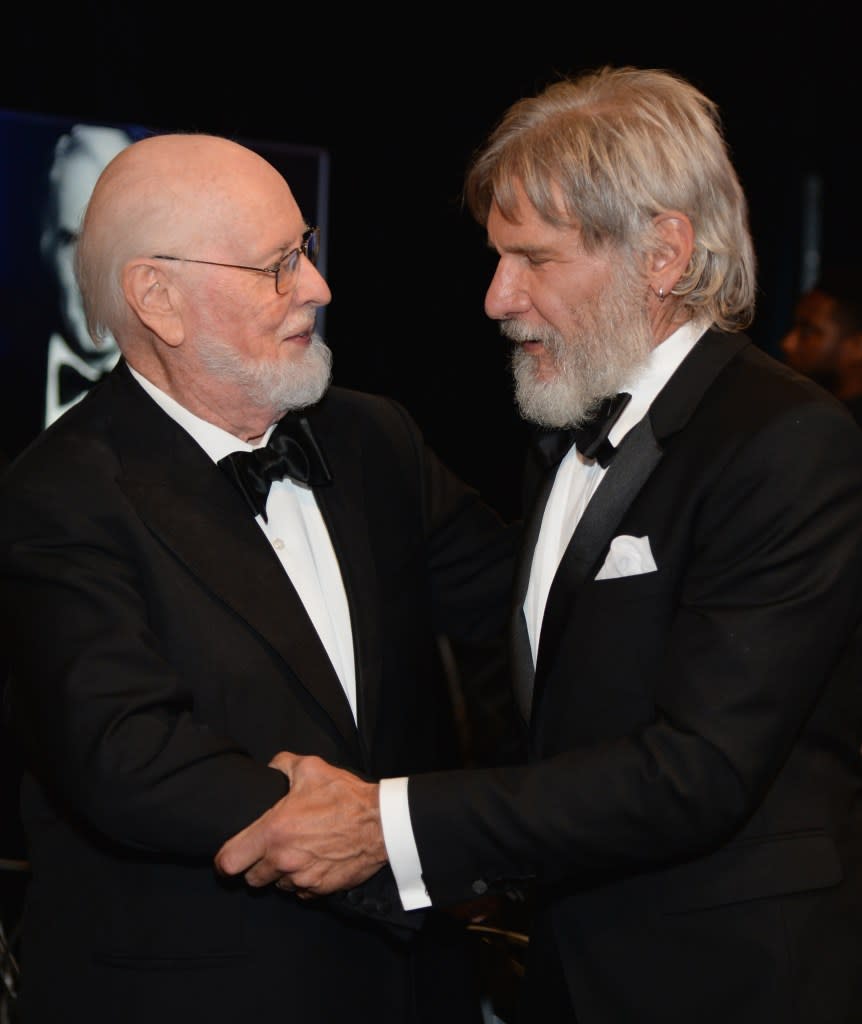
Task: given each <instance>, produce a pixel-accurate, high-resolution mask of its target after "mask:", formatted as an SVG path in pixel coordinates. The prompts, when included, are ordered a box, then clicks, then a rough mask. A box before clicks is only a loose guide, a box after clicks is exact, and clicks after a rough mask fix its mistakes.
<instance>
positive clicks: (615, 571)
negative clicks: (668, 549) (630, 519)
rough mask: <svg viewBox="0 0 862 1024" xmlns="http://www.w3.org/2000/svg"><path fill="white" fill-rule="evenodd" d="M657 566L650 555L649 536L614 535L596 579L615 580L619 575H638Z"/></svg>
mask: <svg viewBox="0 0 862 1024" xmlns="http://www.w3.org/2000/svg"><path fill="white" fill-rule="evenodd" d="M657 568H658V566H657V565H656V564H655V559H654V558H653V556H652V551H651V550H650V546H649V537H629V536H627V535H626V534H621V535H620V536H619V537H614V539H613V540H612V541H611V547H610V550H609V551H608V557H607V558H606V559H605V564H604V565H603V566H602V567H601V569H599V571H598V573H597V574H596V579H597V580H615V579H618V578H619V577H620V576H639V575H640V574H641V573H645V572H655V571H656V569H657Z"/></svg>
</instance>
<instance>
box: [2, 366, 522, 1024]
mask: <svg viewBox="0 0 862 1024" xmlns="http://www.w3.org/2000/svg"><path fill="white" fill-rule="evenodd" d="M309 415H310V419H311V421H312V423H313V426H314V430H315V435H316V437H317V439H318V441H319V443H320V445H321V446H322V448H323V450H324V451H325V453H326V457H327V460H328V462H329V464H330V466H331V469H332V473H333V477H334V480H333V483H332V484H331V485H330V486H328V487H325V488H321V489H320V490H319V491H318V501H319V505H320V508H321V511H322V513H323V517H324V519H325V521H326V524H327V527H328V529H329V532H330V535H331V537H332V542H333V545H334V548H335V551H336V554H337V556H338V560H339V563H340V566H341V570H342V574H343V578H344V584H345V589H346V592H347V598H348V602H349V607H350V614H351V621H352V627H353V633H354V647H355V659H356V674H357V692H358V704H359V710H358V727H357V725H356V724H355V723H354V720H353V717H352V714H351V711H350V708H349V705H348V703H347V699H346V697H345V695H344V692H343V690H342V687H341V685H340V683H339V680H338V678H337V676H336V674H335V671H334V669H333V667H332V665H331V663H330V662H329V659H328V657H327V655H326V653H325V650H324V648H323V646H322V644H321V643H320V640H319V639H318V636H317V634H316V632H315V630H314V628H313V626H312V624H311V622H310V620H309V618H308V616H307V614H306V612H305V609H304V607H303V605H302V603H301V601H300V599H299V597H298V595H297V593H296V591H295V590H294V588H293V586H292V585H291V583H290V580H289V579H288V577H287V575H286V574H285V572H284V570H283V569H282V567H281V565H280V563H279V562H278V560H277V558H276V557H275V556H274V553H273V552H272V550H271V548H270V546H269V543H268V541H267V540H266V538H265V537H264V535H263V533H262V532H261V530H260V529H259V527H258V526H257V524H256V523H255V521H254V519H253V517H252V516H251V515H250V513H249V512H248V510H247V506H246V505H245V503H244V501H243V500H242V498H241V497H240V495H239V493H238V492H237V491H236V490H235V489H234V487H233V485H232V484H231V483H230V482H229V480H228V479H227V477H226V476H225V475H224V474H223V473H222V472H221V471H220V470H219V469H218V467H216V466H215V465H214V464H213V463H212V461H211V460H210V459H209V458H208V457H207V456H206V454H205V453H204V452H203V451H202V449H201V448H200V447H199V446H198V445H197V444H196V443H195V442H194V441H193V440H192V438H191V437H190V436H189V435H188V434H187V433H186V432H185V431H184V430H183V429H182V428H180V427H179V426H178V425H177V424H176V423H175V422H174V421H173V420H172V419H171V418H170V417H168V416H167V415H166V414H165V413H164V412H163V411H162V410H161V409H160V408H159V407H158V406H157V405H156V404H155V403H154V402H153V401H152V400H151V399H150V398H149V397H148V396H147V395H146V393H145V392H144V391H143V390H142V389H141V388H140V387H139V385H138V384H137V382H135V381H134V379H133V378H132V376H131V374H130V373H129V372H128V369H127V368H126V366H125V365H124V364H120V365H119V366H118V367H117V368H116V369H115V370H114V371H113V372H112V374H111V375H109V377H107V378H106V379H105V380H104V381H103V382H101V383H100V384H99V385H97V387H96V388H94V389H93V391H92V392H91V393H90V394H89V395H88V396H87V397H86V398H85V399H84V400H83V401H82V402H81V403H80V404H79V405H77V406H76V407H75V408H73V409H72V410H70V411H69V412H68V413H67V414H66V415H65V416H64V417H62V418H61V419H60V420H59V421H58V422H57V423H56V424H54V426H53V427H52V428H50V429H49V430H47V431H45V432H44V433H43V434H42V435H41V436H40V437H39V438H38V439H37V440H36V441H35V443H34V444H33V445H31V446H30V448H29V449H28V450H27V451H25V452H24V453H23V454H22V455H21V456H20V457H19V458H18V459H17V460H16V461H15V463H14V465H13V466H12V467H11V468H10V469H9V470H8V472H7V473H6V474H5V476H4V477H3V482H2V495H0V577H2V612H3V627H4V629H5V634H6V638H5V643H6V644H7V645H8V650H9V652H10V661H11V669H12V685H13V716H14V717H13V723H14V727H15V729H16V735H17V736H18V737H19V738H20V740H21V742H22V744H23V745H24V747H25V751H26V757H27V765H26V767H27V773H26V776H25V779H24V790H23V818H24V824H25V826H26V831H27V835H28V842H29V847H28V852H29V860H30V866H31V881H30V887H29V894H28V903H27V910H26V914H25V930H24V935H23V946H22V974H23V981H22V998H21V1007H22V1021H26V1022H27V1024H49V1022H50V1024H56V1022H57V1021H59V1020H64V1019H67V1017H71V1016H74V1013H73V1011H72V1008H73V1007H74V1008H76V1010H75V1012H77V1013H79V1014H82V1015H83V1016H84V1017H86V1019H87V1020H88V1021H91V1022H94V1024H117V1022H119V1021H123V1022H124V1024H130V1022H137V1021H140V1022H147V1024H152V1022H153V1021H160V1022H162V1024H171V1022H182V1024H186V1022H188V1021H189V1020H193V1019H194V1020H202V1021H207V1022H210V1024H212V1022H224V1024H228V1022H230V1024H236V1022H237V1021H253V1020H260V1021H262V1020H283V1021H290V1022H291V1024H293V1022H296V1024H307V1022H315V1024H317V1022H320V1024H324V1022H325V1024H331V1022H335V1021H342V1020H343V1021H347V1020H349V1021H351V1022H353V1021H363V1022H366V1021H367V1022H369V1024H372V1022H373V1024H381V1022H388V1021H393V1022H394V1021H398V1022H399V1024H403V1022H404V1021H413V1020H428V1021H432V1020H434V1021H436V1020H437V1019H439V1018H438V1017H437V1016H436V1014H437V1013H438V1012H442V1008H443V1007H445V1009H446V1013H447V1014H449V1013H454V1019H456V1020H462V1019H463V1020H465V1021H467V1020H469V1021H474V1020H476V1017H477V1014H478V1012H479V1003H478V1000H477V999H475V996H474V993H472V992H471V991H469V989H468V979H467V975H468V971H467V969H466V963H465V960H464V956H463V950H461V948H460V945H459V940H460V937H461V936H460V928H459V929H457V930H456V929H454V928H450V927H449V924H447V922H448V923H451V922H452V920H453V919H452V918H450V917H448V916H442V915H441V917H440V919H438V918H437V915H434V917H432V918H426V919H425V920H424V923H423V926H422V927H419V924H420V923H422V922H423V918H422V917H421V915H420V916H418V917H417V916H415V915H414V916H412V917H411V919H410V920H411V923H412V924H413V928H412V929H411V930H410V931H407V930H402V929H400V928H396V929H390V928H388V927H385V926H384V925H383V924H382V923H380V922H378V921H375V920H374V918H375V917H377V918H382V919H386V918H387V917H389V916H390V912H391V915H394V916H396V917H397V908H396V906H389V905H387V904H386V903H385V901H384V900H383V899H382V897H380V896H379V894H378V890H379V887H375V886H374V885H373V884H372V885H369V886H368V887H367V888H366V889H363V890H359V891H357V892H354V893H352V894H350V898H349V900H347V899H345V900H342V901H341V902H340V903H339V901H338V900H328V901H320V902H312V903H308V904H303V903H300V902H299V901H296V900H295V899H293V898H292V897H291V896H289V895H285V894H282V893H280V892H278V891H277V890H276V889H275V888H269V889H267V890H265V891H262V890H251V889H249V888H248V887H246V886H245V884H244V883H243V882H242V879H234V880H231V881H226V880H224V879H220V878H219V877H217V876H216V873H215V871H214V868H213V866H212V858H213V855H214V854H215V852H216V851H217V849H218V848H219V846H220V845H221V844H222V843H223V842H224V841H225V840H226V839H227V838H228V837H229V836H231V835H232V834H234V833H235V832H236V831H237V830H238V829H241V828H243V827H244V826H245V825H247V824H248V823H249V822H251V821H252V820H253V819H254V818H255V817H256V816H258V815H259V814H260V813H261V812H262V811H264V810H265V809H266V808H267V807H269V806H270V805H271V804H272V803H274V802H275V801H276V800H277V799H279V798H280V797H281V796H282V795H283V794H284V792H285V791H286V780H285V779H284V777H283V776H282V775H281V774H280V773H279V772H277V771H275V770H273V769H270V768H268V767H267V762H268V761H269V759H270V758H271V757H272V756H273V755H274V754H275V753H276V752H277V751H279V750H283V749H287V750H292V751H297V752H300V753H303V752H304V753H315V754H319V755H320V756H322V757H324V758H326V759H328V760H329V761H332V762H335V763H336V764H340V765H343V766H345V767H347V768H350V769H352V770H355V771H357V772H361V773H363V774H365V775H367V776H372V777H379V776H382V775H392V774H402V773H408V772H414V771H425V770H428V769H432V768H435V767H442V766H445V765H454V764H455V763H457V761H456V754H457V750H456V744H455V732H454V729H453V722H452V719H451V700H450V696H449V694H448V692H447V690H446V687H445V681H444V678H443V676H442V674H441V673H440V672H439V670H438V664H439V662H438V658H437V648H436V646H435V636H436V634H437V633H441V632H450V633H451V634H452V635H453V636H458V637H461V638H463V639H464V640H466V641H467V642H469V643H483V642H485V641H486V640H491V639H493V637H494V635H495V634H496V633H497V632H498V631H499V632H500V633H504V632H505V623H506V617H507V613H508V601H509V591H510V586H511V575H512V564H513V559H514V540H513V538H512V537H511V536H510V535H509V531H508V530H507V529H504V528H503V526H502V524H501V522H500V520H499V519H498V518H497V517H496V516H495V515H494V514H492V513H491V512H490V510H489V509H488V508H487V507H485V506H484V505H482V504H481V503H480V501H479V500H478V497H477V495H476V493H475V492H473V491H471V490H470V489H468V488H466V487H465V486H464V485H463V484H462V483H461V482H460V481H459V480H457V479H456V478H455V477H453V476H452V474H451V473H449V472H448V471H447V470H446V469H445V468H444V467H443V466H442V465H441V464H440V462H439V461H438V460H437V459H436V458H435V457H434V456H433V454H432V453H431V452H430V451H428V450H427V449H426V447H425V446H424V444H423V441H422V438H421V437H420V434H419V432H418V430H417V429H416V427H415V425H414V424H413V423H412V421H411V420H410V419H409V417H408V416H407V415H406V413H405V412H404V410H403V409H401V408H400V407H399V406H398V405H396V404H395V403H393V402H391V401H388V400H385V399H382V398H378V397H371V396H367V395H362V394H357V393H354V392H349V391H345V390H343V389H338V388H333V389H332V390H331V391H330V392H329V393H328V394H327V396H325V398H324V399H323V400H322V401H321V402H320V403H319V405H318V406H317V407H316V408H315V409H314V410H312V411H311V412H310V414H309ZM348 909H350V910H352V911H353V912H354V913H353V916H349V915H348V913H347V910H348ZM360 915H364V916H360ZM365 915H367V916H365Z"/></svg>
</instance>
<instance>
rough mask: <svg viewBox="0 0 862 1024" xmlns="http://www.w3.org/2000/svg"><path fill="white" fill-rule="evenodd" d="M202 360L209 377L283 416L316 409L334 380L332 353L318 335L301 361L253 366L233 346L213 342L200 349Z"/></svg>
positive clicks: (258, 362)
mask: <svg viewBox="0 0 862 1024" xmlns="http://www.w3.org/2000/svg"><path fill="white" fill-rule="evenodd" d="M201 360H202V362H203V364H204V366H205V367H206V368H207V370H208V371H209V372H210V373H212V374H214V375H215V376H217V377H221V378H227V379H229V380H231V381H233V382H234V383H235V384H236V385H238V386H239V387H240V388H242V389H243V391H244V392H245V394H246V395H247V397H248V399H249V401H250V402H251V403H252V404H254V405H256V406H259V407H260V408H272V409H279V410H281V411H282V413H285V412H290V411H291V410H292V409H303V408H305V406H308V405H314V403H315V402H317V401H319V400H320V399H321V398H322V397H323V395H324V394H325V392H326V389H327V388H328V387H329V382H330V379H331V376H332V351H331V349H330V348H329V346H328V345H327V344H326V342H325V341H324V340H323V338H321V337H320V335H319V334H313V335H312V338H311V344H310V345H309V347H308V348H307V349H306V350H305V352H304V353H303V355H302V358H300V359H292V360H282V359H271V360H266V361H255V362H252V361H251V360H248V359H244V358H243V357H242V356H241V355H240V354H239V353H238V352H237V351H236V350H235V349H233V348H231V347H230V345H227V344H225V343H224V342H221V341H213V340H212V339H210V341H209V342H208V344H207V345H206V346H205V347H203V348H202V349H201Z"/></svg>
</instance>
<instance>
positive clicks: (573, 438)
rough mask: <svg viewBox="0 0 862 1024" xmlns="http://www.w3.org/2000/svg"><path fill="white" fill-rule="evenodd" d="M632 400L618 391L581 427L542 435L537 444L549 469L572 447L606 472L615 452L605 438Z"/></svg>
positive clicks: (625, 392)
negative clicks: (594, 461)
mask: <svg viewBox="0 0 862 1024" xmlns="http://www.w3.org/2000/svg"><path fill="white" fill-rule="evenodd" d="M631 397H632V396H631V395H630V394H629V393H628V392H627V391H621V392H620V393H619V394H618V395H614V396H613V397H612V398H606V399H605V400H604V401H603V402H602V403H601V405H599V406H598V408H597V409H596V411H595V413H594V414H593V415H592V416H591V417H590V418H589V419H588V420H587V421H586V422H584V423H582V424H581V425H580V426H578V427H563V428H562V429H560V430H550V431H546V432H544V433H543V434H542V435H541V436H540V437H539V438H538V439H537V443H538V446H539V450H540V451H541V452H542V454H543V455H544V457H545V460H546V462H547V464H548V466H556V465H557V464H558V463H559V462H560V461H561V460H562V458H563V456H564V455H565V454H566V452H567V451H568V450H569V449H570V448H571V447H572V445H573V444H574V445H575V447H576V448H577V449H578V451H579V452H580V453H581V455H583V456H584V458H585V459H595V460H596V461H597V462H598V463H599V465H600V466H602V467H603V468H606V467H607V465H608V463H609V462H610V461H611V459H612V458H613V454H614V452H615V451H616V449H615V448H614V446H613V445H612V444H611V442H610V441H609V440H608V434H609V433H610V432H611V428H612V427H613V425H614V424H615V423H616V421H617V420H618V419H619V418H620V415H621V414H622V411H623V409H625V407H626V406H627V405H628V404H629V402H630V401H631Z"/></svg>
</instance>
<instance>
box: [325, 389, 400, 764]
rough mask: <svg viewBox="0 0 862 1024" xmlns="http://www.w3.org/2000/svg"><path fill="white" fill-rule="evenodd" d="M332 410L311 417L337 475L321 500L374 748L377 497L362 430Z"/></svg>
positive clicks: (366, 741) (362, 726)
mask: <svg viewBox="0 0 862 1024" xmlns="http://www.w3.org/2000/svg"><path fill="white" fill-rule="evenodd" d="M330 410H331V403H327V404H326V407H321V409H320V410H319V411H318V410H316V411H315V414H314V416H312V417H311V421H312V423H313V426H314V431H315V436H316V437H317V438H318V440H319V441H320V443H321V447H322V448H323V450H324V451H325V452H326V458H327V461H328V462H329V465H330V469H331V470H332V476H333V483H332V485H331V486H330V487H321V488H319V489H318V492H317V495H318V504H319V506H320V511H321V513H322V514H323V518H324V521H325V522H326V527H327V529H328V530H329V536H330V538H331V539H332V545H333V547H334V548H335V554H336V556H337V557H338V562H339V565H340V566H341V577H342V579H343V581H344V589H345V592H346V594H347V603H348V605H349V608H350V621H351V626H352V630H353V654H354V661H355V665H356V701H357V718H358V721H359V734H360V736H361V739H362V743H363V746H364V748H365V750H366V751H368V750H370V749H371V744H372V742H373V739H374V737H373V730H374V723H375V722H376V721H377V711H378V704H379V700H380V677H381V673H382V641H381V637H380V629H379V616H378V614H377V609H378V608H379V604H380V599H379V586H378V580H377V571H376V569H375V565H374V556H373V552H372V550H371V540H370V537H371V532H370V530H369V516H370V515H372V514H373V507H374V506H373V501H374V500H375V496H373V495H369V494H366V488H365V478H364V473H363V470H362V466H363V464H364V463H363V458H362V446H361V442H360V440H359V437H358V434H357V431H356V430H355V429H353V428H352V427H351V424H350V422H349V421H347V420H345V421H344V422H342V421H341V417H340V416H339V415H338V414H337V411H336V413H333V412H331V411H330ZM376 500H381V501H385V500H387V497H386V495H377V496H376Z"/></svg>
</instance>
